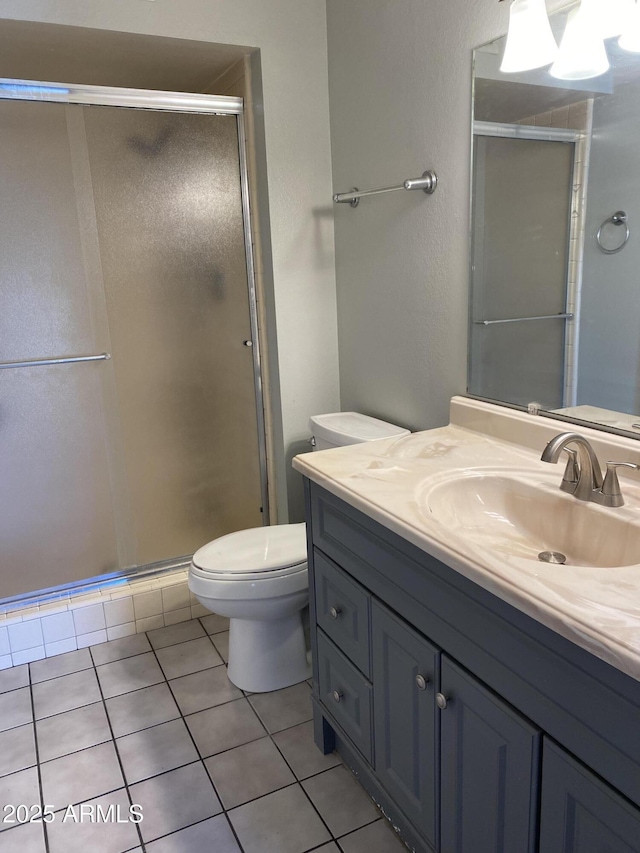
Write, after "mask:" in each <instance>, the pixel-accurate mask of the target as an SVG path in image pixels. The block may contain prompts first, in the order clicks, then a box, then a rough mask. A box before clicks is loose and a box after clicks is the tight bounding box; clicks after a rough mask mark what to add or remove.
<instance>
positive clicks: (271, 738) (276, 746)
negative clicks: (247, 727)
mask: <svg viewBox="0 0 640 853" xmlns="http://www.w3.org/2000/svg"><path fill="white" fill-rule="evenodd" d="M299 683H300V684H305V683H306V679H305V681H301V682H299ZM290 686H291V687H295V685H293V684H292V685H290ZM285 689H286V688H285ZM309 694H311V688H309ZM252 695H253V694H252ZM247 701H248V702H249V705H250V706H251V709H252V711H253V713H254V714H255V715H256V717H257V718H258V719H259V720H260V722H261V723H262V725H263V726H264V728H265V729H266V731H267V734H268V736H269V739H270V740H271V743H272V744H273V745H274V746H275V748H276V749H277V750H278V753H279V754H280V755H281V756H282V759H283V761H284V762H285V764H286V765H287V767H288V768H289V770H290V771H291V773H292V774H293V778H294V779H295V781H296V784H297V785H298V787H299V788H300V789H301V791H302V793H303V794H304V796H305V797H306V798H307V800H308V801H309V802H310V803H311V807H312V808H313V810H314V811H315V813H316V814H317V815H318V817H319V818H320V821H321V823H322V825H323V826H324V828H325V829H326V830H327V832H328V833H329V837H330V839H331V840H333V841H335V838H334V835H333V832H331V830H330V829H329V826H328V824H327V822H326V821H325V819H324V818H323V817H322V815H321V814H320V812H319V811H318V809H317V808H316V806H315V804H314V802H313V800H312V799H311V797H310V796H309V794H307V792H306V791H305V789H304V786H303V784H302V782H301V781H300V780H299V779H298V777H297V776H296V774H295V772H294V770H293V767H292V766H291V765H290V764H289V762H288V761H287V759H286V758H285V756H284V754H283V752H282V750H281V749H280V747H279V746H278V744H277V743H276V742H275V740H274V739H273V734H279V732H274V733H273V734H272V733H271V732H270V731H269V730H268V729H267V726H266V723H264V722H263V720H262V718H261V717H260V714H259V713H258V712H257V710H256V709H255V708H254V707H253V703H252V702H251V700H250V699H247ZM304 722H309V721H308V720H304ZM296 725H300V723H297V724H296ZM289 728H293V726H289ZM281 731H286V729H282V730H281ZM329 769H330V770H333V768H332V767H331V768H329ZM321 772H323V773H324V772H327V771H321ZM316 775H320V774H316ZM309 778H312V777H309ZM280 790H282V789H280ZM271 793H274V792H273V791H272V792H271ZM263 796H269V795H268V794H264V795H263ZM256 799H260V798H258V797H257V798H256ZM250 802H254V801H253V800H251V801H250ZM323 843H324V844H327V843H328V842H326V841H325V842H323Z"/></svg>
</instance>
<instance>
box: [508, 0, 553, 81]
mask: <svg viewBox="0 0 640 853" xmlns="http://www.w3.org/2000/svg"><path fill="white" fill-rule="evenodd" d="M557 54H558V45H557V44H556V40H555V39H554V37H553V32H552V31H551V24H550V23H549V17H548V15H547V9H546V6H545V0H513V3H512V4H511V9H510V11H509V32H508V35H507V44H506V46H505V50H504V56H503V58H502V64H501V66H500V71H502V72H504V73H505V74H514V73H517V72H519V71H531V70H532V69H534V68H542V67H543V66H545V65H550V64H551V63H552V62H553V61H554V60H555V58H556V56H557Z"/></svg>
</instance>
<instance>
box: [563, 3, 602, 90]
mask: <svg viewBox="0 0 640 853" xmlns="http://www.w3.org/2000/svg"><path fill="white" fill-rule="evenodd" d="M607 2H608V0H607ZM608 70H609V58H608V56H607V51H606V48H605V46H604V40H603V37H602V32H600V33H599V32H598V29H597V27H596V26H595V24H594V19H593V17H592V15H591V12H590V10H589V8H588V6H587V7H585V6H584V5H580V6H579V7H578V8H577V9H574V10H573V11H572V12H570V14H569V18H568V20H567V26H566V29H565V31H564V35H563V37H562V41H561V43H560V53H559V54H558V58H557V59H556V61H555V62H554V64H553V65H552V66H551V70H550V72H549V73H550V74H551V76H552V77H556V78H558V79H559V80H588V79H589V78H591V77H599V76H600V75H601V74H604V73H605V72H606V71H608Z"/></svg>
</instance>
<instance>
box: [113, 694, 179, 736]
mask: <svg viewBox="0 0 640 853" xmlns="http://www.w3.org/2000/svg"><path fill="white" fill-rule="evenodd" d="M106 705H107V711H108V713H109V719H110V720H111V725H112V727H113V734H114V736H115V737H122V736H123V735H129V734H132V733H133V732H137V731H140V729H146V728H148V727H149V726H157V725H158V724H159V723H167V722H169V720H175V719H177V718H178V717H179V716H180V711H179V710H178V706H177V705H176V703H175V702H174V700H173V696H172V695H171V691H170V690H169V688H168V686H167V685H166V684H154V685H153V686H152V687H144V688H143V689H142V690H136V691H134V692H133V693H124V694H123V695H122V696H115V697H114V698H113V699H107V700H106Z"/></svg>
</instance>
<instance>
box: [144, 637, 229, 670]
mask: <svg viewBox="0 0 640 853" xmlns="http://www.w3.org/2000/svg"><path fill="white" fill-rule="evenodd" d="M156 654H157V655H158V660H159V661H160V666H161V667H162V669H163V671H164V674H165V675H166V677H167V678H179V677H180V676H181V675H189V673H191V672H198V671H199V670H201V669H209V668H210V667H212V666H220V665H221V664H222V662H223V661H222V658H221V657H220V655H219V654H218V653H217V652H216V650H215V649H214V648H213V645H212V643H211V640H209V638H208V637H202V638H200V639H198V640H189V642H187V643H179V644H178V645H177V646H167V647H166V648H164V649H158V651H157V652H156Z"/></svg>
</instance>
